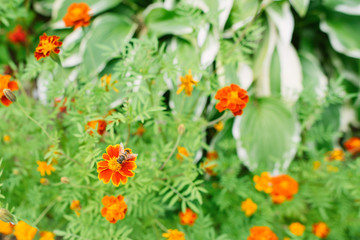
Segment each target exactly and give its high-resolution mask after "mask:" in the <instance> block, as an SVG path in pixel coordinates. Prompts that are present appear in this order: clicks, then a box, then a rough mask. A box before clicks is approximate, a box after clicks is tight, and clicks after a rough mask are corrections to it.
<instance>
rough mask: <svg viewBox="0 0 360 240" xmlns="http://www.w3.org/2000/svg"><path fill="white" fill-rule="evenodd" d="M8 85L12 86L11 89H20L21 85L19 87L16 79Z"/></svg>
mask: <svg viewBox="0 0 360 240" xmlns="http://www.w3.org/2000/svg"><path fill="white" fill-rule="evenodd" d="M8 87H9V88H10V90H12V91H15V90H18V89H19V87H18V84H17V82H16V81H10V82H9V84H8Z"/></svg>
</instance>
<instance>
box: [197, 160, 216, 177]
mask: <svg viewBox="0 0 360 240" xmlns="http://www.w3.org/2000/svg"><path fill="white" fill-rule="evenodd" d="M200 166H201V167H202V168H203V169H204V170H205V172H206V173H207V174H209V175H210V176H216V172H214V168H215V167H216V166H217V163H216V161H214V160H209V159H207V160H205V162H203V163H201V164H200Z"/></svg>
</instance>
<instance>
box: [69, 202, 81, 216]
mask: <svg viewBox="0 0 360 240" xmlns="http://www.w3.org/2000/svg"><path fill="white" fill-rule="evenodd" d="M70 209H71V210H73V211H75V213H76V215H78V216H80V210H81V205H80V201H79V200H73V201H72V202H71V205H70Z"/></svg>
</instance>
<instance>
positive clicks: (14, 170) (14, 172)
mask: <svg viewBox="0 0 360 240" xmlns="http://www.w3.org/2000/svg"><path fill="white" fill-rule="evenodd" d="M12 173H13V174H14V175H19V174H20V171H19V169H13V171H12Z"/></svg>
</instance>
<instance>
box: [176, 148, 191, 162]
mask: <svg viewBox="0 0 360 240" xmlns="http://www.w3.org/2000/svg"><path fill="white" fill-rule="evenodd" d="M177 149H178V154H176V159H178V160H184V157H183V156H185V157H189V156H190V154H189V152H188V151H187V150H186V148H184V147H178V148H177Z"/></svg>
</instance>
